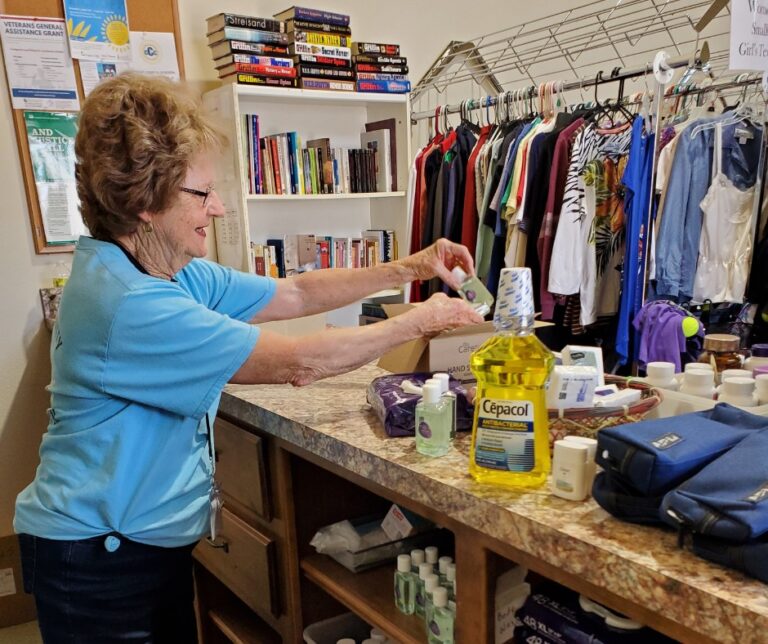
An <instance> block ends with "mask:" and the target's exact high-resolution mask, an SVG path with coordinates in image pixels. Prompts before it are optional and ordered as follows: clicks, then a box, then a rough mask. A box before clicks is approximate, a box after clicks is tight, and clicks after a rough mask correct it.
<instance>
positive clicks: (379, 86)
mask: <svg viewBox="0 0 768 644" xmlns="http://www.w3.org/2000/svg"><path fill="white" fill-rule="evenodd" d="M357 91H358V92H382V93H384V94H407V93H408V92H410V91H411V83H410V81H395V80H359V81H357Z"/></svg>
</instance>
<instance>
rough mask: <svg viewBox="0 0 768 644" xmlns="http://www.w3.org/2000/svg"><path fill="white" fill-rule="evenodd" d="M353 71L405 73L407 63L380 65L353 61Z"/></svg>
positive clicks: (406, 71)
mask: <svg viewBox="0 0 768 644" xmlns="http://www.w3.org/2000/svg"><path fill="white" fill-rule="evenodd" d="M355 71H357V72H358V73H359V72H363V73H367V74H403V75H405V74H407V73H408V66H407V65H381V64H379V63H355Z"/></svg>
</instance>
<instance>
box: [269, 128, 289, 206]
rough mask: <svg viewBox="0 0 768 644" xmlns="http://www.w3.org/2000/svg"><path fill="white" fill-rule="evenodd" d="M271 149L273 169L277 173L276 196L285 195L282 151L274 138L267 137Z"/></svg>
mask: <svg viewBox="0 0 768 644" xmlns="http://www.w3.org/2000/svg"><path fill="white" fill-rule="evenodd" d="M267 140H268V141H269V149H270V151H271V152H272V169H273V170H274V171H275V194H278V195H284V194H285V189H284V187H283V173H282V172H280V164H281V160H280V150H278V147H277V140H276V138H275V137H274V136H270V137H267Z"/></svg>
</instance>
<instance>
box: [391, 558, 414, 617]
mask: <svg viewBox="0 0 768 644" xmlns="http://www.w3.org/2000/svg"><path fill="white" fill-rule="evenodd" d="M395 606H397V609H398V610H399V611H400V612H401V613H405V614H406V615H413V613H414V611H415V610H416V575H414V574H413V573H412V572H411V557H410V556H409V555H398V556H397V571H396V572H395Z"/></svg>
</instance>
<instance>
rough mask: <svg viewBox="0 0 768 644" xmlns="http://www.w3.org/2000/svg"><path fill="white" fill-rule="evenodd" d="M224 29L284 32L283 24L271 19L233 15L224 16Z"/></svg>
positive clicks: (226, 14) (280, 21)
mask: <svg viewBox="0 0 768 644" xmlns="http://www.w3.org/2000/svg"><path fill="white" fill-rule="evenodd" d="M224 26H225V27H242V28H245V29H261V30H262V31H276V32H277V33H284V32H285V23H284V22H283V21H282V20H274V19H273V18H254V17H251V16H238V15H236V14H234V13H225V14H224Z"/></svg>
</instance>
